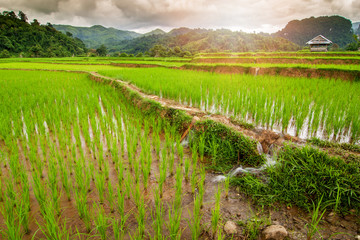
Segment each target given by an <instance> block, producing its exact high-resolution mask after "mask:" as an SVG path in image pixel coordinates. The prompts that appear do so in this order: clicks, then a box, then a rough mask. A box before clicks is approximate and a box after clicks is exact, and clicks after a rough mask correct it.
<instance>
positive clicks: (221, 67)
mask: <svg viewBox="0 0 360 240" xmlns="http://www.w3.org/2000/svg"><path fill="white" fill-rule="evenodd" d="M177 69H180V70H195V71H205V72H215V73H221V74H250V75H254V76H257V75H272V76H284V77H304V78H328V79H341V80H345V81H359V80H360V71H357V70H346V69H344V70H342V69H326V68H302V67H296V68H286V67H245V66H234V65H226V64H218V65H194V64H185V65H183V66H182V67H179V68H177Z"/></svg>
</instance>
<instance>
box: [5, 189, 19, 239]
mask: <svg viewBox="0 0 360 240" xmlns="http://www.w3.org/2000/svg"><path fill="white" fill-rule="evenodd" d="M11 185H12V184H7V190H6V192H7V194H6V195H5V197H4V206H3V208H1V209H0V210H1V214H2V215H3V217H4V223H5V225H6V229H5V230H4V231H1V234H2V235H3V237H4V238H6V239H11V240H15V239H22V236H23V234H22V232H21V219H17V218H16V216H17V215H16V213H15V209H14V206H15V205H16V202H15V199H14V198H13V195H12V194H13V188H12V186H11ZM21 215H22V212H21ZM21 215H20V216H21Z"/></svg>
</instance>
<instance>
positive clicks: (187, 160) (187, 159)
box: [184, 157, 191, 181]
mask: <svg viewBox="0 0 360 240" xmlns="http://www.w3.org/2000/svg"><path fill="white" fill-rule="evenodd" d="M184 162H185V164H184V174H185V180H186V181H189V170H190V165H191V161H190V159H189V158H187V157H186V158H185V161H184Z"/></svg>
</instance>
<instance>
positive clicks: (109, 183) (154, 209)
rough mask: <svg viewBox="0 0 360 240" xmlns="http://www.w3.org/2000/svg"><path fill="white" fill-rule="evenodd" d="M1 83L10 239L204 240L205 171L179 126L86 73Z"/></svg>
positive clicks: (5, 232) (0, 220)
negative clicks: (166, 239) (133, 103)
mask: <svg viewBox="0 0 360 240" xmlns="http://www.w3.org/2000/svg"><path fill="white" fill-rule="evenodd" d="M0 75H1V79H0V85H1V86H2V87H1V90H0V96H1V98H0V99H1V102H2V104H1V106H0V111H1V113H2V114H1V116H0V144H1V145H0V166H1V168H0V169H1V176H0V194H1V195H0V198H1V201H2V204H1V205H0V209H1V217H0V225H1V229H2V230H1V234H2V238H3V239H14V240H15V239H88V238H94V237H95V238H96V239H128V238H132V239H144V238H146V239H163V238H164V236H168V237H169V238H170V239H181V238H182V239H184V238H185V239H190V238H191V239H198V238H199V236H200V233H201V232H202V231H203V229H204V226H203V223H202V222H201V219H202V213H201V211H200V208H202V206H203V201H204V192H205V187H204V184H205V183H204V182H205V171H204V168H203V167H202V163H200V158H198V155H197V153H196V152H194V153H193V154H192V157H191V158H190V156H189V154H188V153H187V152H186V150H184V147H183V146H182V145H181V144H180V136H179V134H178V132H177V129H176V126H170V125H168V124H167V123H166V122H165V121H163V120H162V119H161V118H157V117H155V116H151V117H150V116H148V117H146V116H144V115H143V114H142V113H141V112H140V111H139V110H138V109H136V108H134V107H132V106H131V105H129V104H128V103H127V102H126V101H125V99H124V96H122V95H121V93H120V92H119V91H117V90H116V89H114V88H112V87H110V86H106V85H102V84H98V83H96V82H94V81H91V80H89V79H88V76H87V75H86V74H77V73H62V72H42V71H25V72H21V74H19V71H6V70H1V71H0ZM19 96H20V97H19ZM10 126H11V127H10ZM194 154H195V155H194ZM211 187H213V186H211ZM195 189H196V192H195ZM220 195H222V190H221V187H219V193H218V197H217V198H218V199H219V197H220ZM207 198H208V197H207ZM207 201H209V199H208V200H207ZM210 201H211V200H210ZM217 201H219V200H217ZM213 218H214V221H217V222H218V221H219V219H217V220H216V218H219V215H217V216H215V215H214V217H213ZM221 231H222V229H216V233H218V234H220V235H221ZM214 234H215V232H214ZM182 236H183V237H182Z"/></svg>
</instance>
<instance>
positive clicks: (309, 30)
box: [274, 16, 353, 47]
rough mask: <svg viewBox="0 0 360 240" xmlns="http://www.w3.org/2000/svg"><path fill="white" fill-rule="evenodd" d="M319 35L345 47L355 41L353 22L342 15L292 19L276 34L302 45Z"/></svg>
mask: <svg viewBox="0 0 360 240" xmlns="http://www.w3.org/2000/svg"><path fill="white" fill-rule="evenodd" d="M317 35H323V36H325V37H326V38H328V39H329V40H331V41H332V42H333V43H336V44H338V45H339V46H340V47H345V46H346V45H347V44H349V43H351V42H353V37H352V35H353V30H352V23H351V21H350V20H349V19H346V18H344V17H341V16H330V17H329V16H323V17H318V18H315V17H310V18H305V19H302V20H293V21H290V22H289V23H288V24H287V25H286V26H285V28H284V29H282V30H281V31H279V32H277V33H275V34H274V36H279V37H283V38H285V39H288V40H290V41H292V42H294V43H296V44H299V45H300V46H305V44H306V42H307V41H309V40H311V39H312V38H314V37H316V36H317Z"/></svg>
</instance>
